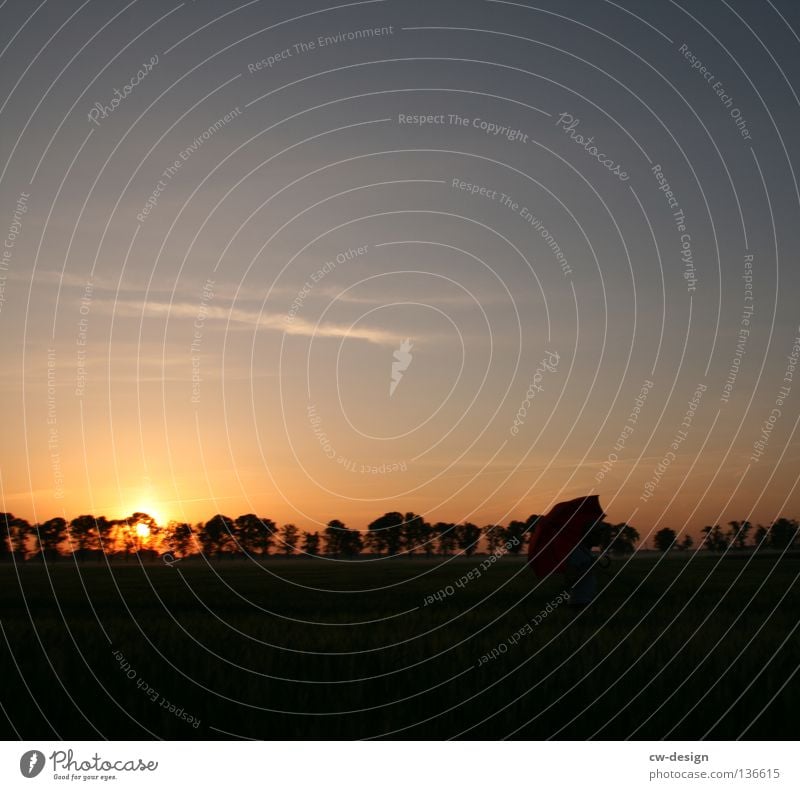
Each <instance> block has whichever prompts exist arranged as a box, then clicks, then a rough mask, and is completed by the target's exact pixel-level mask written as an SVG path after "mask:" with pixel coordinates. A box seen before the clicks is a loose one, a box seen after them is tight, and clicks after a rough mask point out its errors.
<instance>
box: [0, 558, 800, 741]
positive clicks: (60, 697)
mask: <svg viewBox="0 0 800 790" xmlns="http://www.w3.org/2000/svg"><path fill="white" fill-rule="evenodd" d="M485 560H486V558H485V557H481V556H477V557H473V558H471V559H463V558H459V559H451V560H450V561H448V562H444V563H443V562H441V560H425V559H407V558H406V559H402V558H399V559H393V560H391V561H380V562H375V561H368V562H359V563H344V562H333V561H327V560H308V559H296V560H279V559H275V560H269V561H267V562H266V563H265V564H264V565H263V566H256V565H254V564H247V563H244V562H240V561H225V560H222V561H220V562H214V563H212V564H211V565H208V564H206V563H205V562H203V561H196V560H194V561H183V562H179V563H178V564H176V565H175V566H174V567H171V568H170V567H167V566H164V565H163V564H160V563H154V564H148V565H140V564H139V563H138V562H137V561H136V560H135V559H134V560H132V561H131V562H130V563H129V564H119V565H114V566H112V567H108V566H106V565H105V564H86V565H85V566H81V567H76V566H75V565H74V564H73V563H72V562H71V561H69V560H65V561H63V562H61V563H56V564H52V565H48V566H47V568H45V567H44V566H43V565H42V564H41V563H33V562H29V563H26V564H25V565H22V566H14V565H11V564H8V565H5V566H2V567H0V624H1V625H2V639H0V656H2V666H3V682H2V689H1V690H0V702H2V712H3V713H4V714H5V715H0V728H1V729H2V734H3V737H4V738H15V737H22V738H26V739H44V738H51V737H58V738H68V739H95V738H114V739H121V738H126V739H127V738H131V739H141V738H152V737H159V738H171V739H192V738H202V739H210V738H229V737H247V738H266V739H295V738H302V739H329V738H336V739H340V738H344V739H350V738H370V737H390V738H404V739H405V738H415V739H443V738H454V737H462V738H470V739H496V738H504V737H512V738H530V739H542V738H550V737H553V738H560V739H584V738H600V739H612V738H613V739H619V738H628V737H631V738H636V739H644V738H648V739H656V738H664V737H667V738H687V739H695V738H701V737H707V738H712V739H728V738H737V737H739V736H740V735H742V734H743V735H744V737H746V738H754V739H765V738H776V739H781V738H797V735H798V730H797V727H796V724H791V722H796V711H797V706H798V703H800V676H798V675H794V674H793V673H794V672H796V671H797V669H798V666H799V665H800V632H798V631H797V630H796V629H797V625H798V622H799V621H800V609H799V608H798V601H799V600H800V596H798V586H797V577H798V573H799V572H800V557H798V556H797V555H794V556H792V557H788V556H787V557H784V558H782V559H779V558H778V557H777V556H775V555H762V556H759V555H755V556H752V555H749V554H741V555H738V556H729V557H725V558H723V559H720V558H719V557H716V556H713V555H700V554H698V555H691V554H690V555H688V558H687V556H686V555H681V556H674V557H668V558H664V559H663V561H659V560H658V558H657V557H655V556H654V557H639V558H636V559H633V560H631V561H629V562H627V563H626V561H625V560H615V561H614V563H613V565H612V567H611V568H610V569H608V570H607V571H604V572H602V574H601V589H602V592H601V595H600V597H599V599H598V600H597V601H596V602H595V604H593V606H592V607H590V608H589V609H586V610H583V611H580V612H573V611H571V610H569V609H568V607H566V606H558V605H557V606H555V608H553V606H552V604H551V607H550V608H551V609H552V611H550V612H549V613H548V614H547V615H546V616H545V617H542V616H541V615H539V616H538V617H537V615H538V614H539V613H540V612H541V611H542V610H545V611H546V609H547V606H548V603H551V602H553V601H557V596H558V594H559V592H560V591H561V589H562V588H561V587H560V586H559V583H558V580H557V579H552V580H549V581H547V582H546V583H544V584H541V585H539V586H538V587H537V586H536V584H537V583H536V580H535V577H533V575H532V574H531V573H530V571H528V570H527V569H525V568H524V566H523V562H522V560H520V559H515V558H504V559H502V560H500V561H498V562H497V563H495V564H494V565H492V566H491V567H489V568H488V569H487V570H484V571H483V572H482V573H481V574H480V576H478V575H477V574H476V573H474V574H473V578H472V579H471V580H469V581H467V582H466V583H464V584H463V585H462V586H457V585H456V584H455V583H456V581H457V580H459V579H463V578H464V577H465V576H466V575H467V574H468V573H469V572H470V571H471V570H472V569H475V568H478V569H479V568H480V566H481V563H483V562H484V561H485ZM448 585H452V594H449V592H450V588H449V587H448ZM440 591H444V592H440ZM436 593H438V598H439V599H440V600H434V601H433V603H428V604H427V605H426V598H427V599H428V600H429V601H430V600H431V596H433V595H434V594H436ZM531 621H534V622H536V623H537V624H536V625H533V624H532V625H531V628H530V629H529V630H530V633H528V634H522V635H520V636H519V637H518V638H516V639H515V638H514V636H513V635H514V634H517V633H519V631H520V629H523V628H524V626H525V625H526V623H531ZM510 638H511V641H510V642H509V639H510ZM501 644H503V645H505V649H504V650H503V648H500V647H499V646H500V645H501ZM493 650H494V651H495V652H494V655H496V657H495V658H486V657H487V656H489V655H493V654H492V651H493ZM501 650H503V652H501Z"/></svg>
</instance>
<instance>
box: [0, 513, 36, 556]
mask: <svg viewBox="0 0 800 790" xmlns="http://www.w3.org/2000/svg"><path fill="white" fill-rule="evenodd" d="M0 530H2V535H0V558H1V557H4V556H10V554H11V552H14V553H15V554H22V555H23V556H24V554H25V545H26V539H27V536H28V534H29V533H30V530H31V526H30V524H28V522H27V521H26V520H25V519H24V518H17V517H16V516H15V515H14V514H13V513H0Z"/></svg>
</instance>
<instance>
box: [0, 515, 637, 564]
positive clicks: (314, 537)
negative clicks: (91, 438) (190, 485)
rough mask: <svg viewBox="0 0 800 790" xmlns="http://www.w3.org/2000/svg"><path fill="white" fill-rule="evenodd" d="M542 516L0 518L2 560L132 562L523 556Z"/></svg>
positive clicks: (618, 534) (616, 530) (618, 537)
mask: <svg viewBox="0 0 800 790" xmlns="http://www.w3.org/2000/svg"><path fill="white" fill-rule="evenodd" d="M538 518H539V516H538V515H531V516H529V517H528V518H527V519H526V520H525V521H516V520H513V521H510V522H509V523H508V524H507V525H501V524H489V525H486V526H482V527H479V526H477V525H476V524H472V523H469V522H466V523H463V524H455V523H451V522H443V521H439V522H436V523H433V524H431V523H429V522H427V521H426V520H425V519H424V518H423V517H422V516H420V515H419V514H417V513H405V514H404V513H399V512H397V511H393V512H390V513H384V514H383V515H382V516H380V517H379V518H377V519H375V520H374V521H372V522H371V523H370V524H369V525H368V526H367V529H366V531H364V530H358V529H351V528H348V527H347V525H345V524H344V523H342V522H341V521H339V520H338V519H333V520H331V521H329V522H328V523H327V525H326V526H325V528H324V529H323V530H318V531H314V532H311V531H302V532H301V531H300V530H299V529H298V528H297V527H296V526H295V525H294V524H284V525H283V526H281V527H278V525H277V524H276V523H275V522H274V521H272V520H271V519H269V518H264V517H262V516H256V515H255V514H253V513H247V514H245V515H241V516H238V517H236V518H230V517H228V516H224V515H222V514H219V513H218V514H216V515H215V516H212V518H210V519H209V520H208V521H205V522H200V523H197V524H194V525H192V524H189V523H186V522H180V521H170V522H169V523H168V524H166V525H159V524H157V523H156V521H155V519H153V518H152V517H151V516H149V515H148V514H147V513H133V514H132V515H131V516H128V517H127V518H123V519H108V518H106V517H105V516H92V515H82V516H78V517H77V518H74V519H72V520H71V521H67V520H66V519H64V518H61V517H56V518H51V519H48V520H47V521H43V522H41V523H37V524H29V523H28V522H27V521H25V519H21V518H16V517H15V516H14V515H13V514H11V513H0V529H1V530H2V532H3V536H2V540H0V558H5V559H9V558H10V557H11V556H12V555H13V556H14V557H15V558H18V559H30V558H33V557H40V556H41V557H50V558H52V559H57V558H59V557H62V556H65V555H71V554H74V555H76V556H77V557H78V558H80V559H87V558H89V557H96V558H100V557H102V556H103V555H110V556H122V557H125V558H129V557H130V556H132V555H133V554H136V553H139V554H140V555H144V556H158V555H159V554H169V555H171V556H172V557H174V558H176V559H178V558H180V559H183V558H186V557H190V556H192V555H196V554H203V555H205V556H207V557H214V558H222V557H231V558H233V557H236V556H247V555H250V556H255V557H266V556H270V555H272V556H275V555H278V556H280V555H282V556H285V557H292V556H303V555H312V556H314V555H319V554H323V555H326V556H332V557H347V558H352V557H357V556H359V555H361V554H364V553H368V554H373V555H375V554H379V555H399V554H406V555H424V556H428V557H430V556H433V555H452V554H463V555H466V556H471V555H472V554H474V553H476V552H478V551H481V550H483V551H486V552H488V553H494V552H497V551H500V550H501V547H504V546H506V544H507V545H508V553H510V554H512V555H517V554H519V553H520V552H521V551H522V550H523V547H524V545H525V535H526V533H527V532H528V531H529V530H530V529H531V528H532V527H533V525H534V524H535V523H536V520H537V519H538ZM599 534H600V540H601V545H602V547H603V548H610V549H611V550H612V551H614V552H615V553H619V554H625V553H629V552H632V551H633V550H634V548H635V545H636V543H637V541H638V540H639V533H638V532H637V531H636V530H635V529H634V528H633V527H631V526H630V525H628V524H606V523H603V524H601V525H600V528H599ZM503 550H504V549H503Z"/></svg>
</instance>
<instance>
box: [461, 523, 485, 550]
mask: <svg viewBox="0 0 800 790" xmlns="http://www.w3.org/2000/svg"><path fill="white" fill-rule="evenodd" d="M480 539H481V530H480V527H476V526H475V525H474V524H470V523H469V522H467V523H466V524H459V525H458V526H457V527H456V543H457V544H458V548H459V549H461V551H463V552H464V554H466V556H467V557H471V556H472V555H473V554H474V553H475V551H476V550H477V548H478V541H479V540H480Z"/></svg>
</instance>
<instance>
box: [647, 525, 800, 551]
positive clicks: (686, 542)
mask: <svg viewBox="0 0 800 790" xmlns="http://www.w3.org/2000/svg"><path fill="white" fill-rule="evenodd" d="M700 531H701V532H702V534H703V537H702V539H701V540H700V544H699V548H701V549H707V550H708V551H716V552H723V551H727V550H728V549H731V550H734V551H736V550H739V551H741V550H745V549H747V550H753V549H776V550H780V551H783V550H784V549H788V548H791V547H792V546H795V545H798V544H800V524H798V522H797V521H796V520H795V519H791V518H777V519H775V521H773V522H772V524H770V525H769V526H766V527H765V526H764V525H763V524H758V525H755V524H753V523H751V522H750V521H729V522H728V528H727V529H723V528H722V527H721V526H720V525H719V524H714V525H713V526H706V527H703V528H702V529H701V530H700ZM655 545H656V548H657V549H658V550H659V551H670V550H673V549H679V550H686V549H690V548H692V546H693V545H694V539H693V538H692V536H691V535H684V536H683V538H681V539H680V540H678V533H677V532H675V530H674V529H671V528H670V527H664V528H663V529H660V530H658V532H656V534H655Z"/></svg>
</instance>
